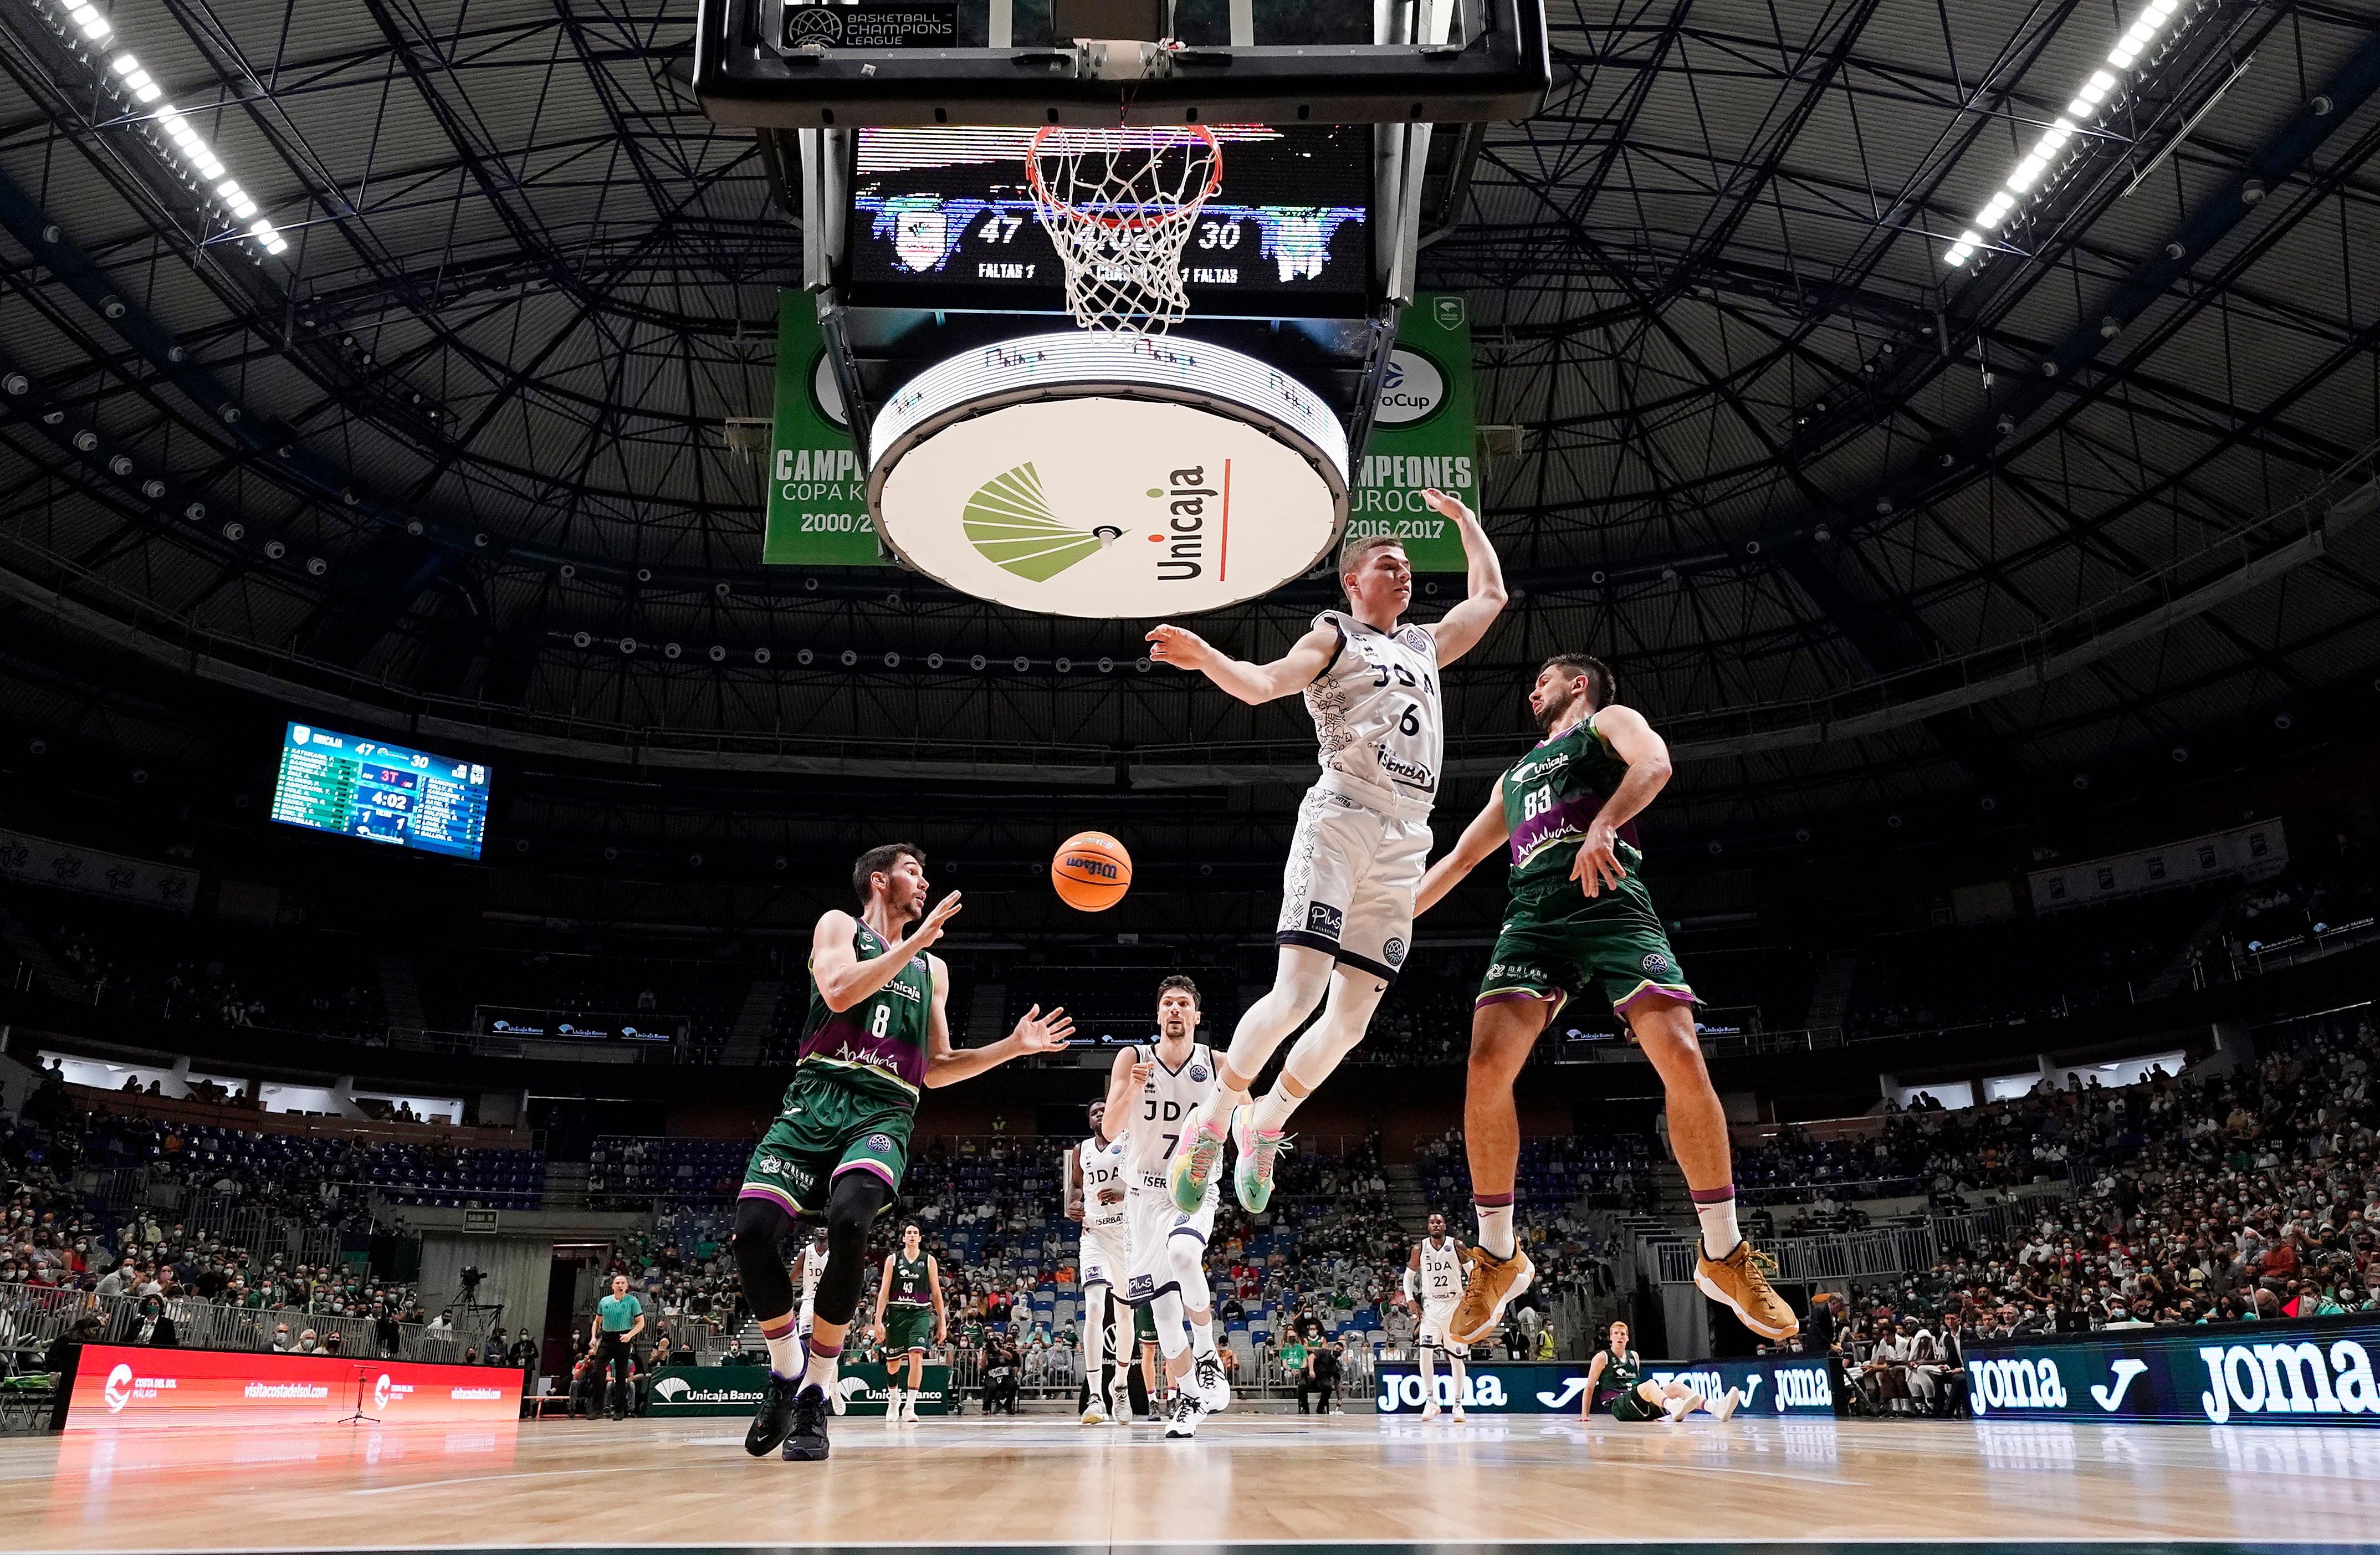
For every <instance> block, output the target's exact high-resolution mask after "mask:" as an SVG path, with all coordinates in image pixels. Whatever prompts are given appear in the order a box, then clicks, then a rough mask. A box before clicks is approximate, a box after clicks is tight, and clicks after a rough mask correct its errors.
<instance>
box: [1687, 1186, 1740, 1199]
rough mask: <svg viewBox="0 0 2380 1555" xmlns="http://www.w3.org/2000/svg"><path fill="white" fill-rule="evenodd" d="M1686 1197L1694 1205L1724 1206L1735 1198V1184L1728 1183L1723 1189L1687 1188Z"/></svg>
mask: <svg viewBox="0 0 2380 1555" xmlns="http://www.w3.org/2000/svg"><path fill="white" fill-rule="evenodd" d="M1686 1197H1688V1198H1691V1199H1693V1200H1694V1202H1695V1203H1696V1204H1726V1203H1729V1202H1730V1201H1731V1200H1733V1199H1734V1197H1735V1184H1733V1183H1730V1184H1727V1186H1725V1187H1723V1188H1688V1189H1687V1190H1686Z"/></svg>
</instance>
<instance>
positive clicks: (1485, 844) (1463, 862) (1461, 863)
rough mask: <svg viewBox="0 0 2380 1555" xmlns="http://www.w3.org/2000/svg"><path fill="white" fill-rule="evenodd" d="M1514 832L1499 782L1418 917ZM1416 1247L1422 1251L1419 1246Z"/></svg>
mask: <svg viewBox="0 0 2380 1555" xmlns="http://www.w3.org/2000/svg"><path fill="white" fill-rule="evenodd" d="M1511 836H1512V830H1511V828H1509V827H1507V826H1506V825H1505V824H1504V791H1503V787H1502V785H1501V784H1499V785H1498V786H1497V787H1494V788H1491V789H1489V790H1488V808H1485V809H1483V810H1481V811H1480V812H1479V813H1478V814H1477V815H1475V816H1473V817H1472V818H1471V824H1470V825H1468V826H1466V827H1464V828H1463V835H1461V836H1460V837H1457V838H1455V839H1454V845H1453V846H1452V847H1451V848H1449V849H1447V851H1446V856H1444V857H1443V858H1440V859H1439V861H1438V862H1437V863H1435V864H1433V865H1431V866H1430V867H1429V871H1428V872H1427V874H1425V875H1423V876H1422V878H1421V885H1420V886H1419V887H1418V888H1417V889H1416V890H1415V892H1414V917H1421V915H1422V914H1424V913H1426V912H1427V911H1429V910H1430V908H1432V907H1434V906H1436V905H1438V902H1439V898H1440V897H1442V896H1444V895H1445V894H1446V893H1448V892H1450V891H1451V890H1453V889H1454V888H1455V886H1456V885H1458V884H1460V883H1461V882H1462V880H1463V876H1465V875H1467V874H1469V873H1470V872H1471V871H1472V870H1474V869H1477V868H1478V867H1479V861H1480V860H1481V859H1483V858H1485V857H1487V856H1488V855H1489V854H1491V853H1493V852H1495V851H1496V850H1497V849H1498V848H1500V847H1502V846H1503V845H1504V844H1505V842H1506V841H1507V840H1508V839H1510V838H1511ZM1415 1251H1416V1253H1418V1251H1419V1249H1415Z"/></svg>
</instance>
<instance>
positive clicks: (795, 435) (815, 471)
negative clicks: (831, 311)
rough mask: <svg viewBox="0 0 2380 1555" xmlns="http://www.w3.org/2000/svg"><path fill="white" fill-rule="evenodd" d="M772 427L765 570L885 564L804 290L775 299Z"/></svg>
mask: <svg viewBox="0 0 2380 1555" xmlns="http://www.w3.org/2000/svg"><path fill="white" fill-rule="evenodd" d="M776 419H777V425H776V430H775V433H774V435H773V436H772V437H771V439H770V443H769V521H768V528H767V530H766V533H765V536H764V538H763V539H762V541H761V542H760V560H761V562H762V563H763V564H764V565H769V566H792V567H799V566H814V567H815V566H826V567H872V566H879V565H882V564H883V561H884V558H883V556H882V555H881V554H880V553H879V552H878V551H877V549H876V525H875V522H874V521H873V520H872V519H870V518H869V517H868V471H867V469H866V468H865V467H864V466H863V465H862V464H861V463H860V459H859V445H858V444H857V443H855V442H853V441H852V436H851V429H850V427H849V426H847V425H846V424H845V421H844V408H843V395H842V394H841V392H840V391H838V390H837V389H836V387H835V382H834V373H833V371H832V368H831V367H830V366H829V365H828V362H827V358H826V340H825V338H824V337H823V336H822V335H821V334H820V333H819V324H818V301H817V299H816V298H813V297H811V296H810V295H809V293H807V292H801V291H786V292H781V293H779V294H778V297H777V407H776Z"/></svg>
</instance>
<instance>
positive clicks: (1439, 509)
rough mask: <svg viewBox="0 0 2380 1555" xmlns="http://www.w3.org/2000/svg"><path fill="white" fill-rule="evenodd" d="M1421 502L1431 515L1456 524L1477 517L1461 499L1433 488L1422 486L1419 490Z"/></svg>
mask: <svg viewBox="0 0 2380 1555" xmlns="http://www.w3.org/2000/svg"><path fill="white" fill-rule="evenodd" d="M1421 500H1422V501H1423V503H1424V504H1427V506H1428V508H1429V510H1430V511H1431V512H1432V513H1435V514H1437V515H1438V516H1439V517H1441V518H1451V519H1453V520H1454V521H1455V522H1456V523H1458V524H1459V523H1461V522H1462V521H1463V519H1465V518H1475V517H1477V516H1478V515H1476V514H1475V513H1473V512H1472V511H1471V509H1470V506H1469V505H1468V504H1465V503H1464V502H1463V499H1462V498H1461V497H1457V496H1451V495H1449V494H1448V493H1446V492H1441V491H1439V489H1438V488H1437V487H1435V486H1424V487H1423V488H1422V489H1421Z"/></svg>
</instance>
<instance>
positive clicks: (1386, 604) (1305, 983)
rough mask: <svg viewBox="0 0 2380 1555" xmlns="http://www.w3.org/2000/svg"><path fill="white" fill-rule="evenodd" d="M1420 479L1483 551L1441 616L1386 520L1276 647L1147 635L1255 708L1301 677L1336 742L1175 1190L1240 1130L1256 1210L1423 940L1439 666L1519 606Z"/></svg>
mask: <svg viewBox="0 0 2380 1555" xmlns="http://www.w3.org/2000/svg"><path fill="white" fill-rule="evenodd" d="M1422 495H1423V497H1424V499H1425V500H1427V502H1428V504H1429V506H1430V510H1431V511H1432V512H1435V513H1438V514H1440V515H1442V516H1445V517H1448V518H1451V519H1452V520H1453V521H1454V526H1455V528H1456V530H1457V531H1458V532H1459V533H1460V534H1461V535H1462V537H1463V555H1464V557H1465V558H1466V559H1467V560H1468V561H1469V563H1470V577H1469V590H1468V593H1467V594H1466V595H1465V597H1464V598H1463V601H1462V602H1461V603H1459V604H1457V605H1456V606H1455V607H1454V608H1453V609H1451V610H1450V611H1448V612H1447V613H1446V614H1445V615H1443V616H1442V617H1440V618H1439V619H1438V620H1437V621H1434V622H1431V623H1429V624H1428V625H1427V626H1422V625H1418V624H1416V625H1410V626H1408V625H1402V624H1401V623H1402V621H1403V615H1404V612H1405V607H1406V606H1407V605H1409V604H1410V603H1412V601H1413V566H1412V564H1411V563H1409V562H1408V561H1407V560H1406V559H1405V552H1404V547H1403V545H1402V544H1401V543H1399V542H1398V541H1394V540H1390V539H1386V538H1384V537H1380V536H1372V537H1368V538H1364V539H1357V540H1351V541H1348V542H1347V543H1346V544H1345V545H1344V546H1342V547H1341V548H1340V552H1339V581H1340V583H1341V584H1342V587H1344V588H1345V589H1346V591H1347V601H1348V608H1347V609H1346V610H1344V611H1336V610H1326V611H1324V612H1323V613H1321V614H1319V615H1318V616H1316V617H1315V618H1314V626H1313V629H1312V630H1310V631H1308V632H1307V633H1306V634H1305V636H1304V637H1302V638H1298V639H1297V641H1296V643H1295V644H1293V646H1292V647H1291V649H1290V650H1289V651H1288V652H1287V653H1286V654H1284V655H1282V656H1281V658H1279V659H1276V660H1274V661H1273V662H1271V663H1269V664H1251V663H1246V662H1243V661H1241V660H1238V659H1233V658H1232V657H1230V656H1228V655H1227V654H1224V653H1222V652H1220V651H1219V650H1216V649H1215V648H1213V647H1212V646H1210V645H1209V644H1208V643H1207V642H1205V641H1204V640H1202V639H1200V638H1198V637H1196V635H1194V634H1192V633H1190V632H1186V631H1184V630H1183V629H1182V628H1181V627H1179V626H1160V627H1158V628H1157V629H1156V630H1155V631H1153V632H1150V633H1149V634H1148V640H1149V641H1150V642H1151V643H1153V644H1155V646H1154V647H1153V648H1151V649H1150V650H1149V657H1150V658H1152V659H1156V660H1159V661H1160V662H1164V663H1168V664H1175V665H1179V666H1180V667H1181V668H1183V669H1185V670H1196V671H1197V672H1199V673H1200V674H1204V675H1205V676H1206V677H1207V678H1208V679H1209V680H1211V681H1213V682H1214V683H1215V684H1216V685H1218V686H1221V687H1222V688H1223V689H1224V690H1226V691H1229V692H1230V693H1231V694H1232V695H1233V696H1234V697H1237V698H1238V699H1240V700H1242V701H1244V702H1246V703H1248V704H1250V705H1251V706H1256V705H1259V704H1262V703H1265V702H1269V701H1272V700H1273V699H1276V698H1281V697H1287V696H1291V695H1293V694H1300V693H1302V694H1303V695H1304V696H1305V705H1306V709H1307V711H1310V712H1311V713H1312V714H1313V715H1314V733H1315V736H1316V738H1317V740H1318V743H1319V744H1320V746H1321V756H1320V760H1321V763H1322V776H1321V779H1320V781H1319V782H1318V783H1316V784H1315V785H1314V786H1313V788H1312V789H1310V790H1309V791H1307V793H1306V796H1305V803H1304V804H1302V805H1301V806H1299V807H1298V812H1297V830H1296V832H1295V834H1294V835H1293V837H1292V838H1291V840H1290V846H1289V864H1288V867H1287V868H1286V869H1284V870H1283V872H1282V881H1281V918H1280V921H1279V923H1278V924H1277V926H1276V929H1275V932H1274V934H1273V941H1274V942H1275V943H1276V944H1277V945H1279V947H1280V962H1279V966H1278V967H1277V969H1276V970H1275V971H1274V974H1273V985H1272V991H1271V992H1269V993H1268V994H1266V995H1265V996H1264V997H1263V998H1262V999H1259V1000H1257V1002H1255V1003H1254V1004H1252V1005H1250V1006H1249V1007H1248V1010H1247V1013H1246V1014H1243V1015H1242V1016H1241V1017H1240V1024H1239V1027H1238V1029H1237V1030H1235V1031H1233V1033H1232V1046H1231V1051H1229V1052H1228V1053H1226V1054H1225V1055H1224V1057H1223V1060H1222V1065H1221V1083H1220V1085H1219V1086H1218V1087H1216V1091H1215V1095H1214V1098H1213V1099H1211V1100H1209V1101H1208V1102H1207V1103H1206V1104H1205V1105H1204V1106H1202V1107H1200V1108H1199V1110H1198V1113H1197V1116H1196V1118H1195V1119H1192V1120H1189V1121H1188V1122H1186V1123H1185V1124H1184V1129H1183V1133H1182V1137H1181V1140H1180V1141H1179V1143H1178V1144H1177V1145H1176V1147H1175V1148H1174V1153H1173V1159H1172V1164H1171V1166H1170V1168H1169V1172H1170V1176H1171V1181H1172V1190H1173V1200H1174V1202H1175V1203H1176V1204H1177V1205H1179V1206H1180V1207H1181V1208H1182V1209H1185V1210H1187V1209H1195V1208H1196V1206H1197V1205H1198V1204H1199V1203H1200V1202H1201V1200H1202V1199H1204V1197H1205V1196H1206V1193H1207V1189H1208V1184H1211V1183H1213V1181H1214V1180H1215V1172H1216V1169H1217V1168H1218V1166H1220V1163H1221V1160H1222V1156H1223V1145H1224V1140H1225V1137H1226V1136H1227V1135H1228V1136H1229V1137H1230V1139H1231V1142H1232V1144H1233V1148H1234V1150H1235V1152H1236V1155H1237V1160H1236V1162H1235V1164H1234V1166H1233V1180H1232V1186H1233V1192H1234V1193H1236V1194H1237V1195H1238V1196H1239V1200H1240V1203H1241V1205H1242V1207H1243V1208H1245V1209H1248V1210H1249V1211H1250V1212H1251V1213H1253V1212H1255V1211H1257V1210H1260V1209H1263V1208H1264V1207H1265V1205H1266V1203H1267V1202H1268V1201H1269V1200H1270V1198H1271V1197H1272V1170H1273V1160H1274V1157H1275V1156H1276V1155H1277V1154H1278V1152H1279V1151H1280V1148H1281V1135H1282V1132H1283V1130H1284V1129H1285V1128H1286V1127H1287V1126H1288V1124H1289V1118H1290V1114H1291V1113H1292V1112H1295V1111H1296V1110H1297V1106H1298V1104H1299V1103H1300V1102H1302V1101H1304V1100H1305V1099H1306V1098H1307V1097H1308V1096H1310V1095H1312V1094H1313V1093H1314V1087H1317V1086H1318V1085H1320V1084H1321V1083H1322V1082H1323V1081H1324V1080H1325V1079H1327V1078H1329V1077H1330V1072H1331V1071H1332V1070H1333V1069H1335V1068H1337V1067H1338V1066H1339V1062H1340V1060H1342V1059H1343V1058H1345V1057H1346V1056H1347V1053H1348V1052H1349V1051H1350V1050H1352V1049H1353V1048H1354V1046H1355V1044H1356V1043H1358V1042H1360V1041H1362V1040H1363V1039H1364V1031H1365V1028H1366V1027H1367V1026H1369V1025H1370V1024H1371V1019H1372V1011H1373V1010H1374V1009H1375V1008H1376V1007H1377V1006H1378V1004H1379V1002H1380V995H1381V994H1383V993H1385V992H1387V991H1388V987H1389V984H1390V983H1391V982H1393V981H1395V980H1396V976H1397V968H1398V967H1399V966H1402V965H1403V963H1404V958H1405V952H1406V950H1407V949H1408V948H1409V947H1410V945H1411V944H1412V941H1413V915H1414V889H1415V886H1416V885H1418V884H1419V883H1420V881H1421V877H1422V868H1423V866H1424V865H1425V864H1427V862H1428V860H1429V810H1430V806H1431V804H1432V803H1433V802H1434V801H1435V800H1436V799H1437V797H1438V781H1439V753H1440V750H1441V748H1442V747H1443V745H1444V743H1445V742H1444V729H1445V711H1444V694H1443V691H1442V689H1441V687H1440V686H1439V674H1440V672H1441V671H1442V670H1443V669H1444V667H1445V666H1446V665H1448V664H1451V663H1452V662H1454V661H1455V660H1457V659H1460V658H1461V657H1463V654H1465V653H1467V652H1469V651H1470V650H1471V649H1472V648H1473V647H1474V646H1475V644H1476V643H1477V642H1478V641H1479V639H1480V638H1481V637H1483V636H1484V635H1485V634H1486V633H1487V631H1488V627H1489V626H1492V625H1493V624H1494V623H1495V620H1496V616H1497V614H1498V613H1499V612H1500V611H1501V610H1502V609H1503V608H1504V574H1503V569H1502V568H1501V567H1500V565H1498V563H1497V560H1496V548H1495V547H1494V546H1493V545H1491V544H1489V543H1488V532H1487V530H1485V529H1484V528H1481V527H1480V525H1479V520H1478V518H1477V517H1476V516H1474V515H1473V513H1472V511H1471V509H1470V508H1468V507H1466V506H1464V505H1463V503H1462V502H1461V501H1459V500H1457V499H1456V498H1453V497H1450V496H1448V495H1446V494H1445V493H1444V492H1435V491H1430V492H1423V493H1422ZM1326 992H1327V993H1328V995H1329V1002H1327V1003H1325V1004H1324V1005H1323V1011H1322V1018H1321V1019H1320V1020H1318V1021H1316V1022H1315V1023H1314V1025H1313V1026H1312V1027H1310V1028H1308V1029H1307V1031H1306V1032H1305V1035H1304V1036H1302V1037H1300V1038H1299V1039H1297V1043H1296V1045H1295V1046H1294V1047H1293V1048H1291V1049H1290V1051H1289V1058H1288V1060H1287V1061H1286V1062H1285V1063H1283V1064H1282V1065H1281V1078H1280V1080H1279V1082H1278V1083H1276V1084H1275V1085H1274V1087H1272V1089H1271V1090H1269V1091H1267V1092H1266V1093H1265V1095H1264V1096H1263V1098H1262V1099H1259V1100H1257V1101H1256V1102H1255V1103H1254V1104H1253V1105H1251V1104H1250V1102H1249V1099H1248V1090H1249V1087H1252V1086H1254V1085H1255V1084H1256V1082H1257V1075H1259V1074H1260V1073H1262V1071H1263V1069H1264V1066H1265V1063H1267V1061H1268V1060H1269V1059H1270V1058H1271V1057H1272V1055H1273V1052H1274V1050H1276V1049H1278V1048H1279V1047H1280V1046H1281V1040H1282V1039H1284V1038H1286V1037H1287V1036H1288V1035H1289V1034H1290V1033H1291V1032H1292V1031H1293V1030H1295V1029H1296V1028H1297V1027H1298V1025H1299V1023H1300V1022H1302V1021H1304V1020H1305V1017H1306V1016H1307V1015H1308V1014H1311V1013H1312V1012H1313V1009H1314V1006H1315V1005H1316V1003H1318V1002H1321V1001H1322V1000H1323V997H1324V995H1325V993H1326Z"/></svg>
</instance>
